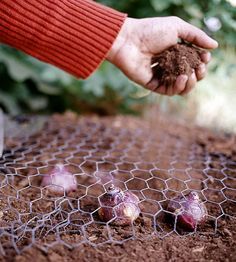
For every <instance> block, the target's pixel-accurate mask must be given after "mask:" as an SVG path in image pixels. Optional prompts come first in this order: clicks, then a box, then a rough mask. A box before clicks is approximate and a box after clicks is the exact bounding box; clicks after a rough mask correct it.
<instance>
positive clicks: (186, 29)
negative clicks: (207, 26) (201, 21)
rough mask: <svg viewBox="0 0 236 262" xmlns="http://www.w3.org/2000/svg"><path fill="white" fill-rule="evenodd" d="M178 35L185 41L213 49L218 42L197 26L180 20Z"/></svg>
mask: <svg viewBox="0 0 236 262" xmlns="http://www.w3.org/2000/svg"><path fill="white" fill-rule="evenodd" d="M178 33H179V35H178V36H179V37H180V38H182V39H183V40H185V41H188V42H190V43H192V44H195V45H197V46H199V47H201V48H206V49H214V48H217V47H218V43H217V42H216V41H215V40H214V39H212V38H211V37H209V36H208V35H207V34H206V33H204V32H203V31H202V30H200V29H199V28H197V27H195V26H193V25H191V24H189V23H187V22H185V21H183V20H180V23H179V30H178Z"/></svg>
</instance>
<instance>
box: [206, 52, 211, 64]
mask: <svg viewBox="0 0 236 262" xmlns="http://www.w3.org/2000/svg"><path fill="white" fill-rule="evenodd" d="M206 59H207V62H209V61H210V60H211V53H209V52H208V53H207V54H206Z"/></svg>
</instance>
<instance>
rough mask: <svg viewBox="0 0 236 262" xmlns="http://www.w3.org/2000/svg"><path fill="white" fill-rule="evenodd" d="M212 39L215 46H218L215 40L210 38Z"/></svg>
mask: <svg viewBox="0 0 236 262" xmlns="http://www.w3.org/2000/svg"><path fill="white" fill-rule="evenodd" d="M212 40H213V42H214V44H215V46H216V47H218V46H219V44H218V42H217V41H216V40H214V39H212Z"/></svg>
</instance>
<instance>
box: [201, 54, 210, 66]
mask: <svg viewBox="0 0 236 262" xmlns="http://www.w3.org/2000/svg"><path fill="white" fill-rule="evenodd" d="M201 60H202V62H203V63H205V64H208V63H209V62H210V61H211V53H210V52H202V53H201Z"/></svg>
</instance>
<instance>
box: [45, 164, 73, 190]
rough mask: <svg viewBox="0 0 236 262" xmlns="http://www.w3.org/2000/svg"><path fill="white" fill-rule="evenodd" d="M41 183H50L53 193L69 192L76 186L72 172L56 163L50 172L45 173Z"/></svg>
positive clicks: (46, 184)
mask: <svg viewBox="0 0 236 262" xmlns="http://www.w3.org/2000/svg"><path fill="white" fill-rule="evenodd" d="M41 185H42V186H48V185H51V186H50V191H52V192H54V193H62V192H64V191H66V192H70V191H74V190H76V188H77V184H76V182H75V179H74V176H73V174H71V173H70V172H68V170H67V169H66V168H65V167H64V165H63V164H57V165H56V166H55V168H54V169H53V170H52V172H51V173H50V174H48V175H45V176H44V177H43V180H42V183H41Z"/></svg>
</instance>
